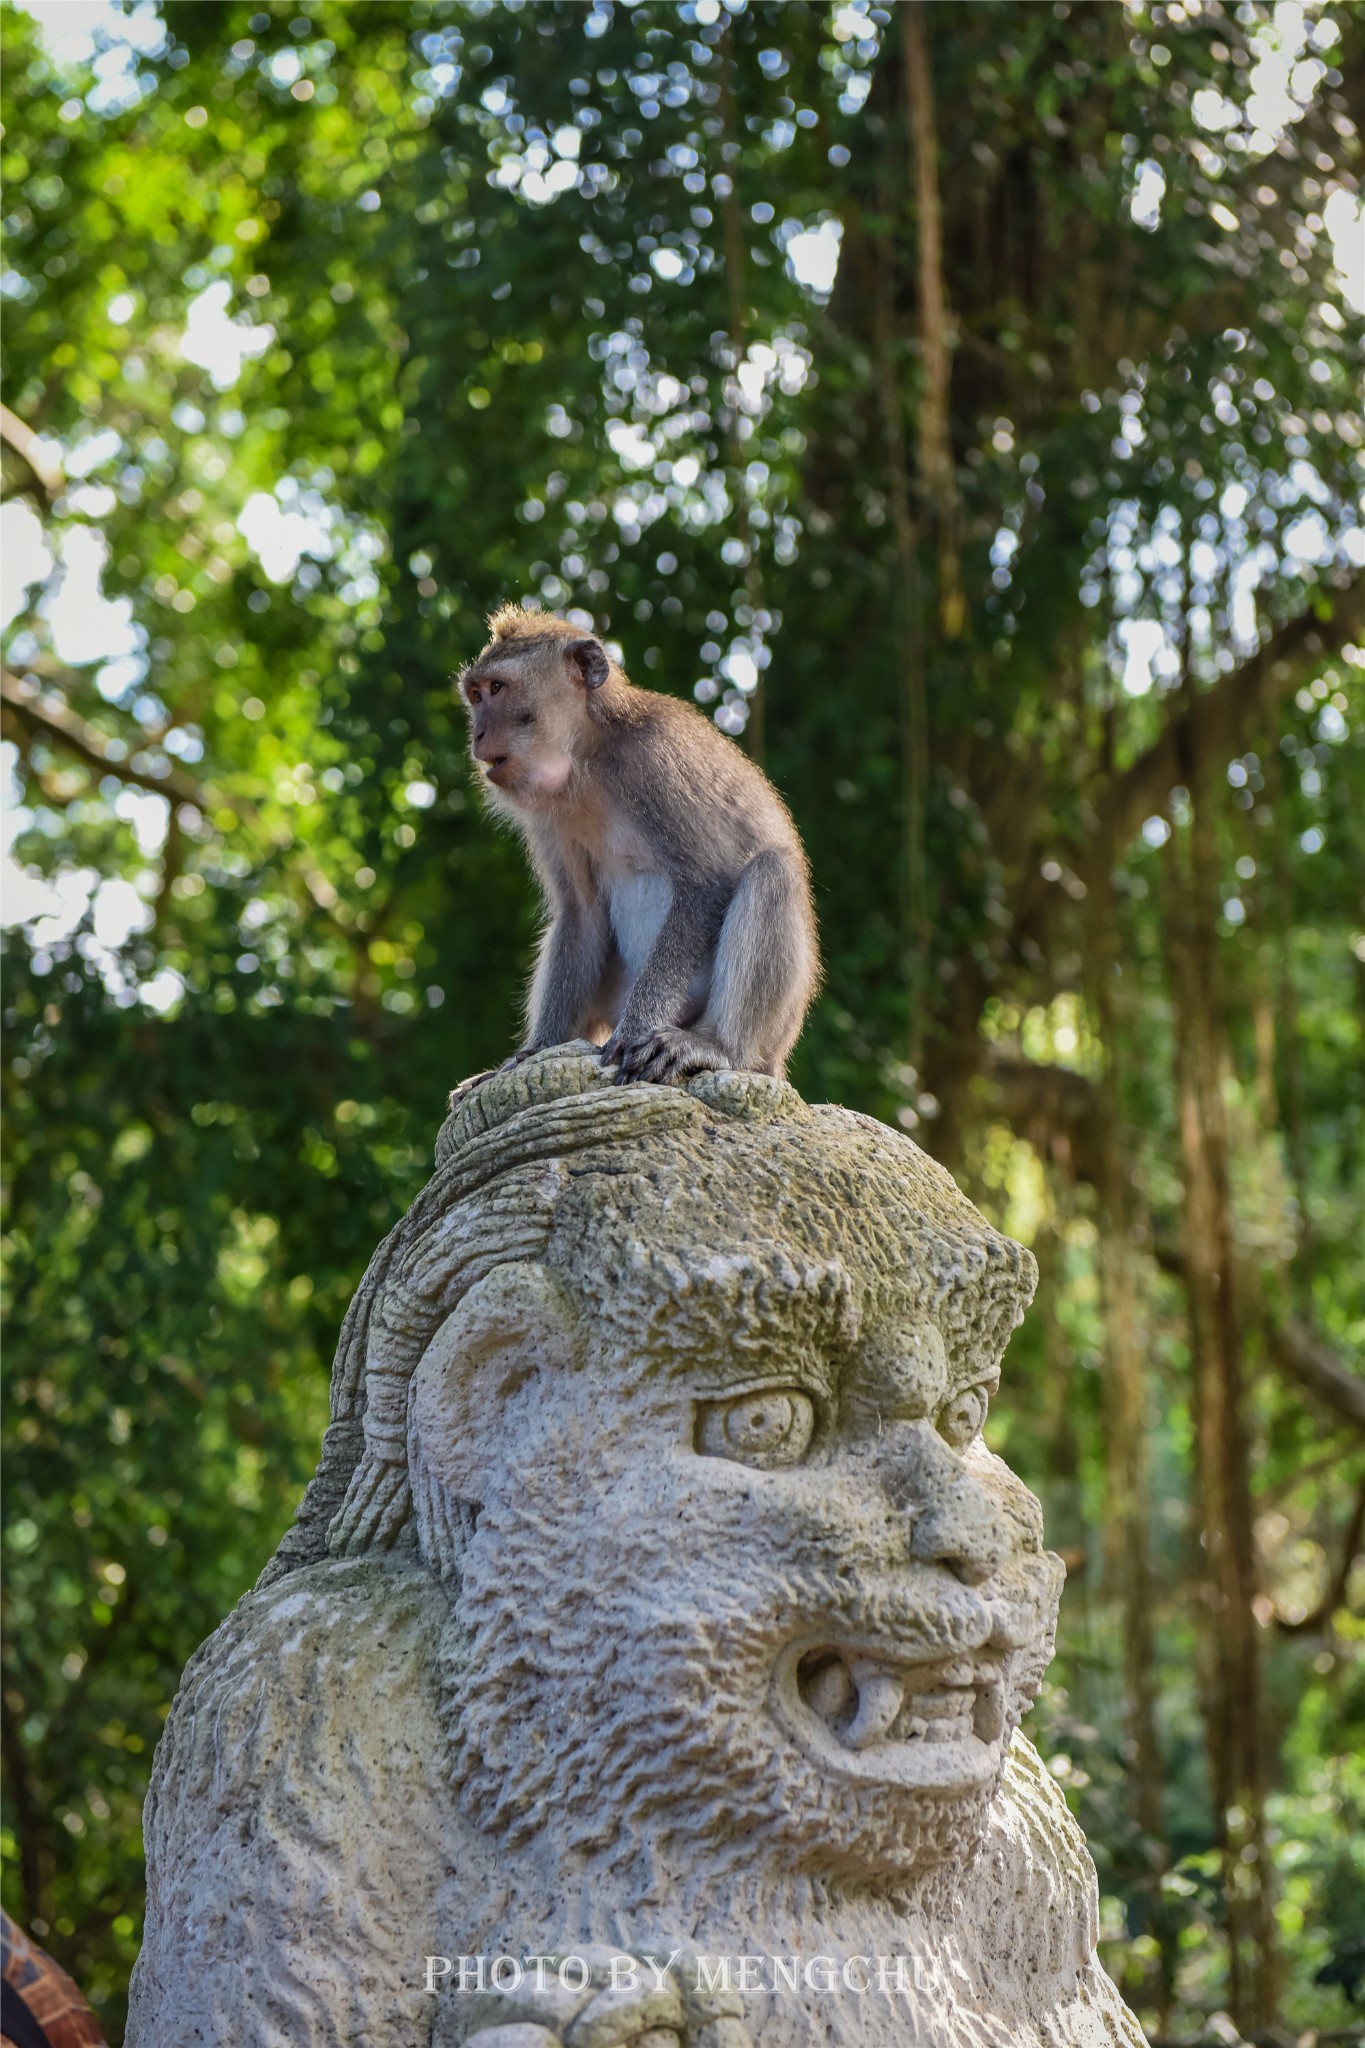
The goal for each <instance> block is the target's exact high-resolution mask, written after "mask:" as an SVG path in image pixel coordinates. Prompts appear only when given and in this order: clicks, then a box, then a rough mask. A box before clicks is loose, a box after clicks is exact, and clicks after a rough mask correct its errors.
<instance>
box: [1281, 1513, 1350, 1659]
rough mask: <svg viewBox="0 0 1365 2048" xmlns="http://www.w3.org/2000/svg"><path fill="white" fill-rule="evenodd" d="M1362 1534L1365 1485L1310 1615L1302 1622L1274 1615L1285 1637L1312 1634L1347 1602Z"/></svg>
mask: <svg viewBox="0 0 1365 2048" xmlns="http://www.w3.org/2000/svg"><path fill="white" fill-rule="evenodd" d="M1362 1535H1365V1486H1362V1487H1361V1488H1360V1489H1359V1491H1358V1492H1357V1494H1356V1503H1355V1506H1354V1508H1353V1509H1352V1510H1351V1519H1350V1521H1349V1522H1348V1523H1347V1524H1346V1534H1345V1535H1344V1536H1343V1538H1342V1541H1341V1559H1340V1562H1339V1563H1338V1565H1337V1568H1336V1570H1335V1571H1334V1572H1333V1574H1332V1576H1331V1578H1330V1579H1329V1580H1328V1582H1327V1589H1326V1591H1325V1592H1324V1594H1323V1596H1322V1598H1321V1600H1319V1602H1318V1604H1317V1606H1316V1607H1315V1608H1314V1609H1313V1612H1312V1613H1311V1614H1305V1615H1304V1617H1303V1619H1302V1621H1284V1620H1282V1619H1281V1618H1280V1616H1278V1615H1277V1616H1276V1617H1275V1621H1276V1626H1277V1627H1278V1628H1279V1629H1280V1630H1281V1632H1282V1633H1283V1634H1284V1635H1287V1636H1301V1635H1315V1634H1316V1633H1317V1632H1318V1630H1319V1629H1324V1628H1326V1627H1327V1626H1328V1624H1329V1623H1330V1621H1331V1619H1332V1616H1333V1615H1334V1614H1335V1613H1336V1611H1337V1609H1338V1608H1339V1607H1344V1606H1345V1604H1346V1592H1347V1588H1348V1587H1349V1586H1350V1583H1351V1573H1352V1571H1353V1570H1354V1569H1355V1561H1356V1558H1357V1557H1358V1556H1359V1555H1360V1539H1361V1536H1362Z"/></svg>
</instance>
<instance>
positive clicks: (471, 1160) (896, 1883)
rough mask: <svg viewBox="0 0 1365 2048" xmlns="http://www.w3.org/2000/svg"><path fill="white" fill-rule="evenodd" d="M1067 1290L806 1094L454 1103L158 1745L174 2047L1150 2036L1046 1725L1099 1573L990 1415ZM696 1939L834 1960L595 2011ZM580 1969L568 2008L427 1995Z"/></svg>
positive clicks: (884, 2046)
mask: <svg viewBox="0 0 1365 2048" xmlns="http://www.w3.org/2000/svg"><path fill="white" fill-rule="evenodd" d="M1033 1279H1034V1271H1033V1265H1032V1261H1031V1259H1030V1258H1029V1255H1028V1254H1027V1253H1026V1252H1024V1251H1022V1250H1021V1249H1020V1248H1019V1247H1018V1246H1017V1245H1014V1244H1012V1243H1011V1242H1010V1241H1009V1240H1008V1239H1007V1238H1004V1237H1002V1236H1001V1235H1000V1234H999V1233H998V1232H996V1231H994V1230H992V1229H991V1228H990V1226H989V1225H988V1224H986V1222H985V1221H984V1219H982V1218H981V1217H980V1216H979V1215H978V1214H977V1212H976V1211H975V1210H974V1209H973V1208H972V1206H971V1205H970V1203H968V1202H967V1201H966V1199H965V1198H964V1197H963V1196H962V1195H961V1194H960V1192H959V1191H958V1189H957V1188H956V1186H955V1185H954V1184H953V1182H952V1180H951V1179H950V1178H949V1176H948V1175H947V1174H946V1173H944V1172H943V1171H942V1169H941V1168H939V1167H938V1166H936V1165H935V1164H934V1163H933V1162H932V1161H931V1160H929V1159H928V1158H926V1157H925V1155H924V1154H923V1153H921V1152H920V1151H919V1150H918V1148H917V1147H915V1146H914V1145H913V1144H912V1143H911V1142H910V1140H909V1139H907V1138H903V1137H901V1136H900V1135H899V1134H898V1133H895V1132H892V1131H890V1130H888V1129H886V1128H885V1127H884V1126H882V1125H880V1124H877V1123H874V1122H872V1121H871V1120H870V1119H867V1118H864V1117H860V1116H856V1115H854V1114H852V1113H850V1112H848V1111H844V1110H838V1109H830V1108H812V1107H809V1106H807V1105H806V1104H805V1103H803V1102H802V1101H801V1100H800V1098H799V1097H798V1096H796V1095H795V1094H794V1092H793V1091H792V1090H791V1089H790V1088H788V1087H786V1086H785V1084H783V1083H781V1082H777V1081H773V1080H771V1079H767V1078H765V1077H761V1076H756V1075H747V1074H731V1073H722V1074H708V1075H703V1076H699V1077H698V1078H697V1079H696V1080H695V1081H694V1082H693V1083H692V1084H691V1085H690V1086H689V1087H688V1088H687V1089H686V1090H683V1089H671V1088H654V1087H636V1088H616V1087H613V1086H611V1085H610V1084H609V1083H608V1082H607V1081H606V1080H605V1078H604V1077H603V1075H602V1072H601V1068H600V1065H599V1063H598V1060H597V1057H596V1052H595V1049H588V1048H582V1049H579V1048H573V1047H569V1048H559V1049H557V1050H556V1051H555V1052H553V1053H550V1054H545V1055H542V1056H540V1057H538V1058H536V1059H533V1060H530V1061H527V1062H526V1063H524V1064H523V1065H521V1066H519V1067H517V1068H515V1069H513V1070H511V1071H508V1072H506V1073H499V1074H496V1075H493V1076H490V1077H486V1078H485V1079H483V1080H481V1081H480V1082H478V1083H476V1084H473V1085H472V1086H469V1087H467V1088H466V1089H464V1090H461V1091H458V1092H457V1094H456V1096H455V1098H454V1099H453V1102H452V1109H451V1114H450V1116H449V1117H448V1118H447V1120H446V1123H445V1124H444V1126H443V1127H442V1130H441V1133H440V1136H439V1138H438V1141H437V1147H436V1172H435V1174H434V1176H433V1178H432V1180H431V1181H430V1182H429V1183H428V1185H427V1187H426V1188H425V1189H424V1190H423V1192H422V1193H421V1195H419V1197H418V1199H417V1201H416V1202H415V1203H414V1204H413V1206H412V1208H411V1209H410V1211H409V1212H408V1214H407V1215H406V1216H405V1217H404V1218H403V1220H402V1221H401V1222H400V1223H399V1225H398V1226H397V1228H396V1229H395V1230H394V1231H392V1232H391V1233H390V1235H389V1237H388V1238H386V1240H385V1241H384V1243H383V1244H382V1245H381V1246H380V1248H379V1250H378V1251H377V1252H376V1254H375V1256H374V1258H373V1260H372V1261H371V1263H370V1267H369V1270H368V1271H367V1273H366V1275H365V1278H364V1280H363V1282H362V1284H361V1286H360V1288H359V1290H358V1292H357V1294H356V1297H355V1299H354V1301H353V1302H352V1305H351V1308H350V1311H349V1313H348V1315H347V1317H346V1321H345V1324H344V1326H343V1329H342V1334H341V1340H340V1343H339V1346H338V1349H337V1356H336V1363H335V1367H334V1370H333V1377H332V1420H331V1423H330V1426H329V1428H328V1430H327V1433H326V1436H325V1439H324V1443H323V1449H322V1456H321V1459H320V1462H319V1466H318V1471H317V1474H316V1476H315V1478H314V1479H313V1481H312V1483H311V1484H310V1486H309V1488H308V1491H307V1494H306V1495H305V1498H304V1501H303V1503H302V1506H301V1508H300V1510H299V1514H298V1517H297V1519H296V1521H295V1524H294V1526H293V1528H292V1529H291V1530H290V1531H289V1533H288V1534H287V1535H286V1536H285V1538H284V1540H283V1542H282V1543H281V1545H280V1548H279V1550H278V1552H277V1553H276V1555H275V1557H274V1558H273V1559H272V1560H271V1562H270V1564H269V1565H268V1566H267V1567H266V1569H265V1571H264V1572H263V1573H262V1576H261V1579H260V1581H259V1583H258V1585H257V1588H256V1590H255V1591H254V1592H253V1593H251V1594H249V1595H248V1596H247V1597H246V1598H245V1599H244V1600H243V1601H242V1603H241V1604H240V1605H239V1607H238V1608H237V1610H236V1611H235V1613H234V1614H233V1615H232V1616H231V1617H229V1619H228V1620H227V1621H226V1622H225V1623H224V1624H223V1626H222V1628H220V1629H219V1631H218V1632H217V1634H216V1635H215V1636H214V1637H213V1638H211V1640H210V1641H209V1642H208V1643H207V1644H206V1645H205V1646H204V1647H203V1649H201V1650H200V1651H199V1652H198V1654H197V1655H196V1656H195V1658H194V1659H192V1660H191V1663H190V1665H189V1667H188V1669H187V1671H186V1673H185V1678H184V1682H183V1684H182V1687H181V1691H180V1693H179V1695H178V1696H177V1700H176V1703H175V1706H174V1708H173V1710H172V1714H171V1717H170V1720H169V1721H168V1724H167V1730H166V1734H165V1737H164V1738H163V1741H162V1744H161V1746H160V1748H159V1750H158V1754H157V1760H156V1767H155V1771H154V1774H153V1784H152V1790H151V1793H150V1795H149V1798H148V1805H147V1849H148V1877H149V1898H148V1918H147V1936H146V1942H145V1945H144V1949H143V1954H142V1957H141V1959H140V1961H139V1964H138V1968H137V1971H136V1973H135V1979H134V1987H133V1999H132V2017H131V2023H130V2032H129V2037H128V2038H129V2041H130V2043H131V2044H132V2048H183V2044H184V2043H186V2042H188V2041H191V2040H193V2041H196V2042H202V2043H210V2044H219V2043H221V2044H223V2048H227V2044H228V2043H229V2042H230V2043H232V2044H233V2048H258V2044H259V2048H266V2044H271V2048H274V2044H276V2043H278V2044H281V2048H284V2044H288V2048H311V2044H313V2043H317V2044H322V2043H324V2042H325V2043H334V2042H339V2041H345V2042H354V2043H357V2044H360V2043H363V2044H365V2048H414V2044H415V2043H420V2044H424V2048H425V2044H427V2043H431V2044H433V2048H434V2044H447V2043H450V2044H454V2043H458V2042H462V2041H464V2040H466V2039H470V2040H474V2041H480V2042H486V2048H556V2044H559V2043H561V2042H562V2043H563V2044H564V2048H615V2044H617V2043H625V2042H627V2041H633V2042H635V2043H637V2044H638V2048H678V2044H681V2048H744V2044H746V2043H749V2042H752V2043H754V2044H761V2048H815V2044H816V2043H822V2044H823V2043H836V2042H850V2043H852V2042H858V2043H860V2044H863V2048H891V2044H892V2043H896V2044H898V2048H900V2044H904V2043H907V2042H913V2043H922V2044H924V2048H930V2044H934V2048H940V2044H941V2048H1006V2044H1019V2048H1024V2044H1028V2048H1041V2044H1043V2043H1049V2044H1051V2043H1056V2044H1059V2048H1060V2044H1063V2043H1076V2044H1080V2043H1089V2042H1096V2043H1098V2042H1102V2041H1115V2042H1125V2043H1140V2041H1141V2035H1140V2033H1139V2032H1138V2030H1137V2027H1136V2024H1135V2022H1134V2021H1133V2020H1132V2018H1131V2016H1130V2015H1129V2014H1128V2013H1127V2012H1126V2010H1125V2009H1124V2007H1123V2006H1122V2003H1121V2001H1120V2000H1119V1998H1118V1994H1117V1992H1116V1991H1115V1990H1114V1988H1113V1986H1112V1984H1110V1982H1109V1980H1108V1978H1107V1977H1106V1976H1105V1975H1104V1973H1103V1971H1102V1970H1101V1968H1100V1967H1099V1964H1098V1962H1097V1961H1096V1959H1095V1954H1094V1944H1095V1933H1096V1910H1095V1881H1094V1872H1093V1868H1092V1866H1091V1864H1090V1860H1089V1857H1088V1855H1087V1853H1086V1850H1085V1846H1084V1842H1083V1840H1082V1839H1081V1837H1080V1834H1079V1832H1078V1830H1077V1828H1076V1826H1075V1823H1074V1822H1073V1821H1072V1820H1071V1818H1070V1815H1069V1814H1068V1812H1067V1810H1066V1807H1065V1804H1064V1802H1063V1801H1062V1799H1061V1795H1060V1793H1059V1792H1058V1791H1057V1789H1056V1787H1055V1786H1054V1785H1053V1783H1052V1781H1051V1779H1050V1778H1049V1777H1048V1775H1047V1773H1046V1772H1044V1771H1043V1770H1042V1768H1041V1766H1040V1765H1039V1763H1038V1760H1037V1758H1036V1756H1035V1754H1034V1752H1033V1750H1032V1748H1031V1747H1030V1745H1029V1744H1028V1743H1027V1741H1026V1740H1025V1739H1024V1738H1023V1737H1022V1736H1021V1735H1020V1734H1018V1733H1017V1732H1016V1731H1017V1726H1018V1721H1019V1717H1020V1715H1021V1714H1022V1713H1023V1712H1024V1711H1025V1709H1026V1708H1027V1706H1028V1705H1029V1703H1030V1702H1031V1700H1032V1698H1033V1696H1034V1694H1035V1692H1036V1690H1037V1687H1038V1684H1039V1682H1040V1680H1041V1675H1042V1672H1043V1670H1044V1668H1045V1666H1046V1663H1047V1661H1048V1658H1049V1656H1050V1654H1051V1647H1052V1631H1053V1624H1054V1619H1055V1610H1056V1597H1057V1592H1058V1588H1059V1583H1060V1567H1059V1566H1058V1563H1057V1561H1056V1560H1055V1559H1054V1558H1052V1557H1051V1556H1050V1555H1049V1553H1047V1552H1046V1551H1045V1550H1044V1549H1043V1546H1042V1532H1041V1518H1040V1516H1039V1513H1038V1509H1037V1503H1036V1502H1035V1501H1034V1500H1033V1498H1032V1496H1031V1495H1029V1494H1028V1493H1027V1491H1026V1489H1025V1488H1024V1487H1023V1486H1022V1485H1021V1484H1020V1483H1019V1481H1018V1480H1016V1479H1015V1478H1014V1477H1013V1475H1012V1474H1010V1473H1009V1471H1008V1469H1007V1468H1006V1467H1005V1466H1004V1465H1003V1464H1002V1463H1001V1462H1000V1461H999V1460H998V1459H996V1458H994V1457H993V1456H992V1455H991V1454H990V1453H989V1452H988V1451H987V1450H986V1449H985V1448H984V1445H983V1444H982V1443H981V1440H980V1426H981V1422H982V1421H983V1420H984V1416H985V1410H986V1404H987V1401H988V1399H989V1396H990V1394H991V1392H992V1391H993V1389H994V1387H995V1384H996V1382H997V1379H998V1374H999V1363H1000V1358H1001V1354H1002V1353H1003V1351H1004V1348H1005V1344H1006V1342H1007V1340H1008V1337H1009V1333H1010V1331H1011V1329H1012V1328H1013V1327H1014V1325H1015V1323H1016V1322H1017V1321H1018V1320H1019V1318H1020V1316H1021V1315H1022V1313H1023V1310H1024V1307H1025V1305H1026V1303H1027V1301H1028V1298H1029V1296H1030V1294H1031V1291H1032V1285H1033ZM680 1951H683V1952H686V1957H687V1958H692V1957H695V1956H696V1955H698V1954H700V1955H704V1956H707V1957H710V1958H712V1959H716V1958H728V1959H738V1958H740V1957H743V1956H748V1957H750V1958H754V1957H758V1958H763V1959H772V1958H786V1959H788V1964H789V1965H790V1963H791V1959H792V1958H805V1959H810V1958H824V1959H827V1960H828V1962H829V1967H830V1969H831V1970H832V1971H833V1972H834V1980H835V1983H836V1986H837V1987H838V1988H836V1989H830V1990H827V1989H825V1988H823V1976H822V1974H821V1972H819V1971H817V1973H816V1979H817V1981H815V1982H812V1981H811V1979H810V1976H809V1974H807V1975H805V1976H802V1975H800V1973H799V1972H798V1973H797V1979H796V1982H795V1984H789V1983H788V1982H787V1981H786V1978H780V1973H779V1978H780V1981H779V1980H775V1979H774V1978H773V1975H772V1971H771V1967H770V1965H769V1963H766V1962H765V1963H764V1964H763V1965H762V1967H760V1968H758V1971H757V1981H755V1978H754V1976H753V1974H752V1973H750V1974H745V1972H743V1971H740V1972H739V1974H740V1975H741V1976H742V1977H743V1985H742V1987H741V1988H740V1989H738V1990H737V1989H735V1987H734V1986H732V1987H731V1989H730V1990H729V1991H728V1992H727V1991H724V1990H721V1991H715V1989H714V1986H713V1987H712V1991H711V1992H708V1993H707V1994H706V1996H702V1995H701V1994H700V1993H699V1992H698V1990H697V1986H696V1983H695V1982H691V1983H690V1984H682V1982H681V1980H682V1979H683V1978H685V1977H686V1975H687V1972H688V1970H689V1969H690V1968H691V1967H692V1965H691V1962H690V1961H688V1960H686V1959H684V1960H680V1961H679V1963H678V1965H677V1966H676V1971H675V1977H676V1979H677V1981H676V1982H675V1981H674V1979H672V1978H670V1979H669V1981H668V1982H667V1984H666V1985H665V1986H664V1987H663V1988H662V1989H658V1988H657V1987H656V1991H655V1993H654V1994H653V1996H654V2003H653V2004H652V2005H651V2004H649V2002H648V1998H647V1997H646V1995H645V1994H646V1993H647V1992H648V1982H647V1981H646V1983H645V1986H644V1990H643V1991H642V1992H640V1993H639V1994H638V1995H637V1994H634V1993H631V1992H630V1991H629V1990H622V1989H618V1990H616V1991H612V1990H610V1989H604V1988H603V1985H604V1983H605V1977H604V1972H605V1973H608V1974H609V1966H610V1958H611V1956H612V1954H613V1953H617V1954H619V1955H620V1956H622V1957H624V1956H626V1955H634V1956H637V1957H640V1956H644V1955H646V1954H653V1953H661V1954H662V1956H663V1957H664V1958H667V1957H668V1956H670V1955H674V1954H675V1953H677V1952H680ZM570 1953H575V1954H579V1955H583V1956H586V1957H587V1959H588V1966H589V1967H590V1968H595V1970H596V1973H597V1974H596V1977H595V1978H593V1979H592V1980H591V1981H589V1982H588V1983H587V1984H586V1986H585V1987H580V1989H579V1991H578V1992H577V1993H576V1994H573V1993H571V1992H570V1991H568V1990H566V1989H565V1988H564V1986H563V1985H561V1984H559V1982H558V1980H557V1979H552V1981H551V1984H550V1987H549V1989H546V1988H545V1987H544V1986H543V1985H542V1987H541V1989H540V1991H539V1992H537V1991H536V1990H535V1989H534V1988H533V1987H531V1986H530V1984H529V1980H528V1983H527V1984H523V1986H522V1988H521V1989H520V1991H519V1992H518V1993H517V1994H516V1995H515V1996H513V1997H510V1998H493V1999H491V2000H490V1999H489V1998H484V1999H483V2000H479V1999H477V1998H473V1999H471V1998H468V1997H463V1996H461V1995H459V1994H458V1993H457V1992H455V1991H452V1990H451V1989H450V1980H451V1979H453V1977H454V1975H455V1972H454V1971H453V1970H451V1971H450V1972H447V1973H445V1979H444V1988H443V1989H439V1990H437V1991H436V1992H434V1993H433V1992H432V1991H431V1990H430V1989H429V1988H427V1983H426V1978H427V1974H428V1972H427V1966H426V1959H427V1958H428V1957H445V1958H455V1957H477V1956H486V1957H492V1956H497V1955H505V1956H510V1957H517V1958H521V1959H524V1958H526V1957H528V1956H531V1955H536V1954H541V1955H544V1954H554V1955H556V1956H561V1957H562V1956H566V1955H568V1954H570ZM897 1957H899V1958H901V1959H902V1963H901V1966H900V1969H899V1972H898V1973H893V1976H892V1978H890V1979H888V1977H887V1973H886V1971H885V1970H883V1971H882V1977H881V1981H880V1983H879V1982H878V1980H877V1965H876V1959H893V1958H897ZM869 1958H870V1959H873V1961H872V1963H870V1964H866V1966H865V1959H869ZM708 1967H711V1966H708ZM715 1967H716V1968H718V1967H719V1965H718V1964H716V1965H715ZM735 1967H736V1968H737V1967H738V1965H737V1961H736V1964H735ZM438 1974H439V1973H438ZM542 1975H543V1971H542ZM787 1975H788V1976H790V1975H791V1967H789V1968H788V1972H787ZM865 1978H866V1979H867V1983H866V1985H865V1986H864V1981H863V1980H864V1979H865ZM680 1984H681V1988H679V1985H680ZM632 1998H634V2001H635V2002H634V2003H632ZM642 1999H643V2001H644V2002H643V2003H642V2002H641V2001H642ZM575 2000H576V2002H575ZM670 2001H671V2002H670ZM506 2027H512V2028H513V2029H514V2031H513V2032H510V2033H502V2031H501V2030H502V2029H504V2028H506ZM490 2029H491V2031H489V2030H490ZM500 2034H501V2038H500Z"/></svg>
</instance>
